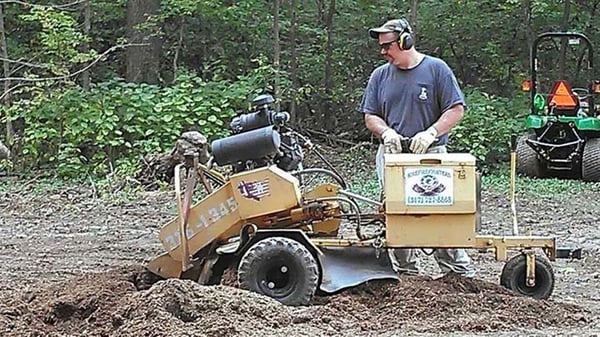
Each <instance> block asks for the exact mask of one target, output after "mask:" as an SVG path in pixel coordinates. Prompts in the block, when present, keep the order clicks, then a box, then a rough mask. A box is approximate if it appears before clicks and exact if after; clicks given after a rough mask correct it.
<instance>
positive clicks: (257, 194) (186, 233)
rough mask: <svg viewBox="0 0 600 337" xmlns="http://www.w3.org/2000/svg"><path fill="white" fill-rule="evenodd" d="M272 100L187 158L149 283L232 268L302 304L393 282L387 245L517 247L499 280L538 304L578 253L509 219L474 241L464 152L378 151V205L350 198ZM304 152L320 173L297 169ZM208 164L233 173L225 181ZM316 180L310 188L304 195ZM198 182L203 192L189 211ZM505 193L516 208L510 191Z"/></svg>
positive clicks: (469, 170)
mask: <svg viewBox="0 0 600 337" xmlns="http://www.w3.org/2000/svg"><path fill="white" fill-rule="evenodd" d="M271 103H273V98H272V97H271V96H269V95H261V96H258V97H257V98H256V99H255V100H254V101H253V106H254V108H253V110H252V111H251V112H248V113H244V114H241V115H240V116H238V117H236V118H234V119H233V121H232V123H231V129H232V131H233V135H231V136H229V137H226V138H222V139H218V140H215V141H214V142H212V144H211V154H210V159H209V161H208V162H206V163H201V162H199V160H198V156H199V154H198V153H194V151H189V153H187V154H186V155H185V157H186V161H185V163H182V164H180V165H179V166H177V168H176V172H175V187H176V190H177V206H178V216H177V217H176V218H175V219H173V220H172V221H170V222H168V223H167V224H166V225H164V227H162V229H161V230H160V234H159V237H160V241H161V242H162V245H163V246H164V249H165V251H166V252H165V253H164V254H163V255H161V256H158V257H156V258H155V259H154V260H152V261H150V263H149V264H148V265H147V269H148V272H147V273H146V274H145V276H144V278H142V279H143V281H144V282H146V284H149V283H152V282H154V281H156V280H158V279H161V278H185V279H192V280H195V281H197V282H199V283H201V284H218V283H219V282H220V279H221V277H222V275H223V272H224V271H225V270H226V269H227V268H234V269H236V270H237V277H238V281H239V284H240V286H241V287H242V288H245V289H248V290H251V291H255V292H257V293H260V294H264V295H267V296H270V297H272V298H275V299H277V300H279V301H280V302H282V303H284V304H288V305H305V304H307V303H308V302H309V301H310V299H311V297H312V296H313V295H314V294H315V293H316V292H317V291H320V292H324V293H335V292H337V291H339V290H341V289H344V288H348V287H353V286H356V285H358V284H360V283H363V282H365V281H368V280H374V279H395V278H398V275H397V273H396V272H395V271H394V270H393V267H392V263H391V261H390V257H389V254H388V253H387V252H388V248H422V249H425V248H427V249H436V248H472V249H478V250H480V251H490V252H495V257H496V259H497V260H502V261H504V260H507V255H508V254H507V253H508V251H509V249H514V250H515V251H516V255H515V256H514V257H512V258H510V259H508V261H507V262H506V264H505V265H504V268H503V270H502V272H501V277H500V283H501V284H502V285H503V286H505V287H507V288H509V289H512V290H514V291H516V292H518V293H520V294H523V295H527V296H532V297H535V298H542V299H545V298H548V297H549V296H550V295H551V293H552V290H553V288H554V273H553V270H552V267H551V264H550V262H549V261H554V260H555V259H556V258H557V257H578V255H580V254H581V251H580V250H573V249H557V247H556V242H555V238H553V237H541V236H531V235H527V236H522V235H521V236H520V235H518V230H517V226H516V220H515V223H514V224H513V225H514V233H513V235H511V236H493V235H479V234H478V233H477V230H478V227H479V220H480V212H479V203H480V187H479V179H478V178H477V177H478V175H477V173H476V165H475V158H474V157H473V156H472V155H470V154H467V153H447V154H410V153H401V154H386V155H385V173H384V174H385V186H384V194H385V199H384V200H383V201H379V200H372V199H370V198H367V197H364V196H361V195H359V194H356V193H352V192H351V191H349V190H348V186H347V184H346V183H345V181H344V180H343V179H342V177H341V176H340V174H339V173H338V172H337V171H336V170H335V168H334V167H333V166H332V165H330V164H329V163H328V162H327V160H325V158H323V156H322V155H320V153H319V152H318V151H316V149H315V147H314V146H312V145H311V143H310V141H309V140H308V139H307V138H306V137H304V136H302V135H300V134H299V133H297V132H295V131H294V130H293V129H291V128H289V127H288V126H286V121H287V120H288V118H289V115H288V114H287V113H285V112H275V111H273V110H271V109H270V104H271ZM512 143H513V144H512V145H513V151H512V152H513V154H514V148H515V144H514V143H515V141H514V139H513V142H512ZM309 151H311V152H314V153H316V154H317V155H318V156H319V157H320V158H321V159H322V160H323V162H324V163H325V164H326V165H324V166H328V168H327V169H325V168H303V165H302V162H303V159H304V154H305V152H307V153H308V152H309ZM513 161H514V155H513ZM216 166H219V167H231V169H230V173H228V174H222V173H219V172H220V171H219V170H216V169H215V168H217V167H216ZM182 170H185V172H186V176H187V177H186V179H185V183H186V187H185V191H184V192H182V191H181V190H182V186H181V180H180V176H181V175H182V174H181V173H182ZM513 171H514V165H513ZM315 177H316V178H321V179H319V183H318V184H313V186H310V187H309V186H308V183H307V181H309V178H310V181H311V182H314V181H315ZM512 180H513V181H514V178H513V179H512ZM197 181H201V182H202V183H203V185H204V186H205V189H206V193H205V195H206V196H205V197H203V198H202V199H201V200H200V201H199V202H197V203H195V204H194V203H193V201H192V200H193V198H192V197H193V195H194V190H195V186H196V183H197ZM511 186H514V184H511ZM182 194H183V198H181V197H180V196H181V195H182ZM511 196H512V198H511V201H512V202H513V204H514V190H513V189H511ZM364 205H368V207H365V206H364ZM361 206H362V208H368V209H372V211H371V212H364V211H363V210H362V209H361ZM513 209H514V207H513ZM536 252H537V254H536ZM540 252H542V253H540Z"/></svg>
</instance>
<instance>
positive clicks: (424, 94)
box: [419, 87, 427, 101]
mask: <svg viewBox="0 0 600 337" xmlns="http://www.w3.org/2000/svg"><path fill="white" fill-rule="evenodd" d="M419 99H420V100H421V101H426V100H427V88H425V87H421V93H420V94H419Z"/></svg>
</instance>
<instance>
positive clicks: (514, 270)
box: [500, 254, 554, 299]
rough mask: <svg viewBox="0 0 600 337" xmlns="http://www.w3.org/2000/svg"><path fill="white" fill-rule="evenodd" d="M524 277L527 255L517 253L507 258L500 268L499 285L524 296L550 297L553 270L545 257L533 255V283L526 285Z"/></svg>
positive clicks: (525, 275)
mask: <svg viewBox="0 0 600 337" xmlns="http://www.w3.org/2000/svg"><path fill="white" fill-rule="evenodd" d="M526 278H527V257H526V255H525V254H519V255H517V256H514V257H512V258H511V259H510V260H508V261H507V262H506V264H505V265H504V268H502V274H501V275H500V285H502V286H504V287H505V288H508V289H510V290H512V291H515V292H517V293H519V294H521V295H524V296H529V297H533V298H537V299H547V298H548V297H550V295H551V294H552V291H553V290H554V271H553V270H552V266H551V265H550V262H549V261H548V260H547V259H546V258H545V257H543V256H538V255H536V257H535V285H534V286H529V285H527V282H526Z"/></svg>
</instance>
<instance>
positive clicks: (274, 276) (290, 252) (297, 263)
mask: <svg viewBox="0 0 600 337" xmlns="http://www.w3.org/2000/svg"><path fill="white" fill-rule="evenodd" d="M238 281H239V283H240V287H241V288H243V289H247V290H250V291H254V292H257V293H259V294H263V295H266V296H269V297H271V298H274V299H276V300H278V301H279V302H281V303H283V304H286V305H306V304H308V303H309V301H310V299H311V298H312V296H313V295H314V294H315V291H316V290H317V284H318V282H319V266H318V264H317V261H316V260H315V257H314V256H313V255H312V254H311V253H310V251H309V250H308V249H307V248H306V247H305V246H304V245H303V244H301V243H300V242H298V241H296V240H292V239H290V238H286V237H270V238H266V239H263V240H261V241H258V242H257V243H255V244H254V245H253V246H252V247H250V248H249V249H248V250H247V251H246V253H245V254H244V256H243V257H242V259H241V260H240V264H239V267H238Z"/></svg>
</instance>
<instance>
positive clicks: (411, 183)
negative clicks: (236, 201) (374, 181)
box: [385, 153, 477, 214]
mask: <svg viewBox="0 0 600 337" xmlns="http://www.w3.org/2000/svg"><path fill="white" fill-rule="evenodd" d="M385 160H386V163H385V198H386V200H385V201H386V205H385V206H386V212H387V213H388V214H466V213H474V212H475V211H476V206H477V203H476V186H477V185H476V173H475V166H474V165H475V158H474V157H473V156H472V155H470V154H465V153H445V154H424V155H416V154H395V155H386V156H385Z"/></svg>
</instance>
